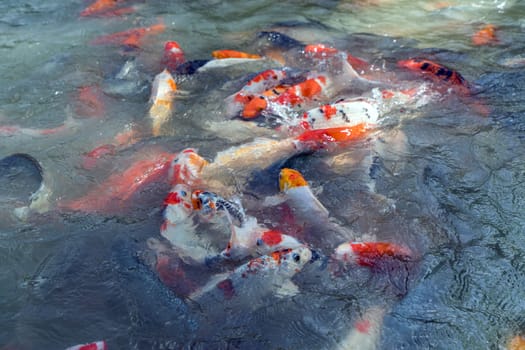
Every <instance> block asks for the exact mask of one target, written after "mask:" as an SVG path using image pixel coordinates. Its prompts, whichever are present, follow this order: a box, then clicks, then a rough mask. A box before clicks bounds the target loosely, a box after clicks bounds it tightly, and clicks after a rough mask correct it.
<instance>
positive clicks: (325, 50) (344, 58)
mask: <svg viewBox="0 0 525 350" xmlns="http://www.w3.org/2000/svg"><path fill="white" fill-rule="evenodd" d="M303 51H304V54H305V56H306V57H307V58H311V59H314V60H316V61H329V60H333V59H338V60H340V61H341V62H343V64H345V65H350V67H346V70H349V71H354V72H355V70H359V71H361V72H364V71H366V70H368V69H369V68H370V65H369V64H368V62H366V61H365V60H363V59H361V58H358V57H355V56H352V55H351V54H349V53H347V52H343V51H340V50H338V49H336V48H334V47H331V46H326V45H324V44H310V45H306V46H305V47H304V49H303ZM355 74H356V75H357V72H355Z"/></svg>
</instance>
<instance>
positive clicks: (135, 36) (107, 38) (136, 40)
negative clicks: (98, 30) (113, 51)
mask: <svg viewBox="0 0 525 350" xmlns="http://www.w3.org/2000/svg"><path fill="white" fill-rule="evenodd" d="M165 29H166V26H165V25H164V24H163V23H158V24H154V25H152V26H149V27H141V28H133V29H129V30H126V31H123V32H117V33H113V34H108V35H102V36H99V37H98V38H95V39H93V40H92V41H91V45H123V46H126V47H129V48H133V49H138V48H140V47H141V46H142V41H143V40H144V38H145V37H147V36H149V35H155V34H159V33H162V32H164V30H165Z"/></svg>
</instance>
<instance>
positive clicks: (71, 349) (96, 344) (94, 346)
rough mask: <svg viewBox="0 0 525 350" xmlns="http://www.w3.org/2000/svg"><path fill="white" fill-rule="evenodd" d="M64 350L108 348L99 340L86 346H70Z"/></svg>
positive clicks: (105, 349) (98, 349)
mask: <svg viewBox="0 0 525 350" xmlns="http://www.w3.org/2000/svg"><path fill="white" fill-rule="evenodd" d="M66 350H108V346H107V344H106V342H105V341H104V340H101V341H96V342H93V343H88V344H80V345H75V346H70V347H69V348H67V349H66Z"/></svg>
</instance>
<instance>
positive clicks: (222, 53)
mask: <svg viewBox="0 0 525 350" xmlns="http://www.w3.org/2000/svg"><path fill="white" fill-rule="evenodd" d="M211 55H212V56H213V57H214V58H215V59H218V60H222V59H225V58H255V59H256V58H262V57H261V56H260V55H257V54H251V53H246V52H242V51H236V50H215V51H213V52H212V53H211Z"/></svg>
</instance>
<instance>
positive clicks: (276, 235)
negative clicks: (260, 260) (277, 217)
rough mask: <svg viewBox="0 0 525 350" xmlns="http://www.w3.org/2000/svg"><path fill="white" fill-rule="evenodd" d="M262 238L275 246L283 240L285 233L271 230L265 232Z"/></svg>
mask: <svg viewBox="0 0 525 350" xmlns="http://www.w3.org/2000/svg"><path fill="white" fill-rule="evenodd" d="M261 239H262V241H263V242H264V243H266V245H268V246H274V245H277V244H279V243H281V242H282V241H283V235H282V234H281V232H279V231H275V230H269V231H265V232H263V234H262V236H261Z"/></svg>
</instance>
